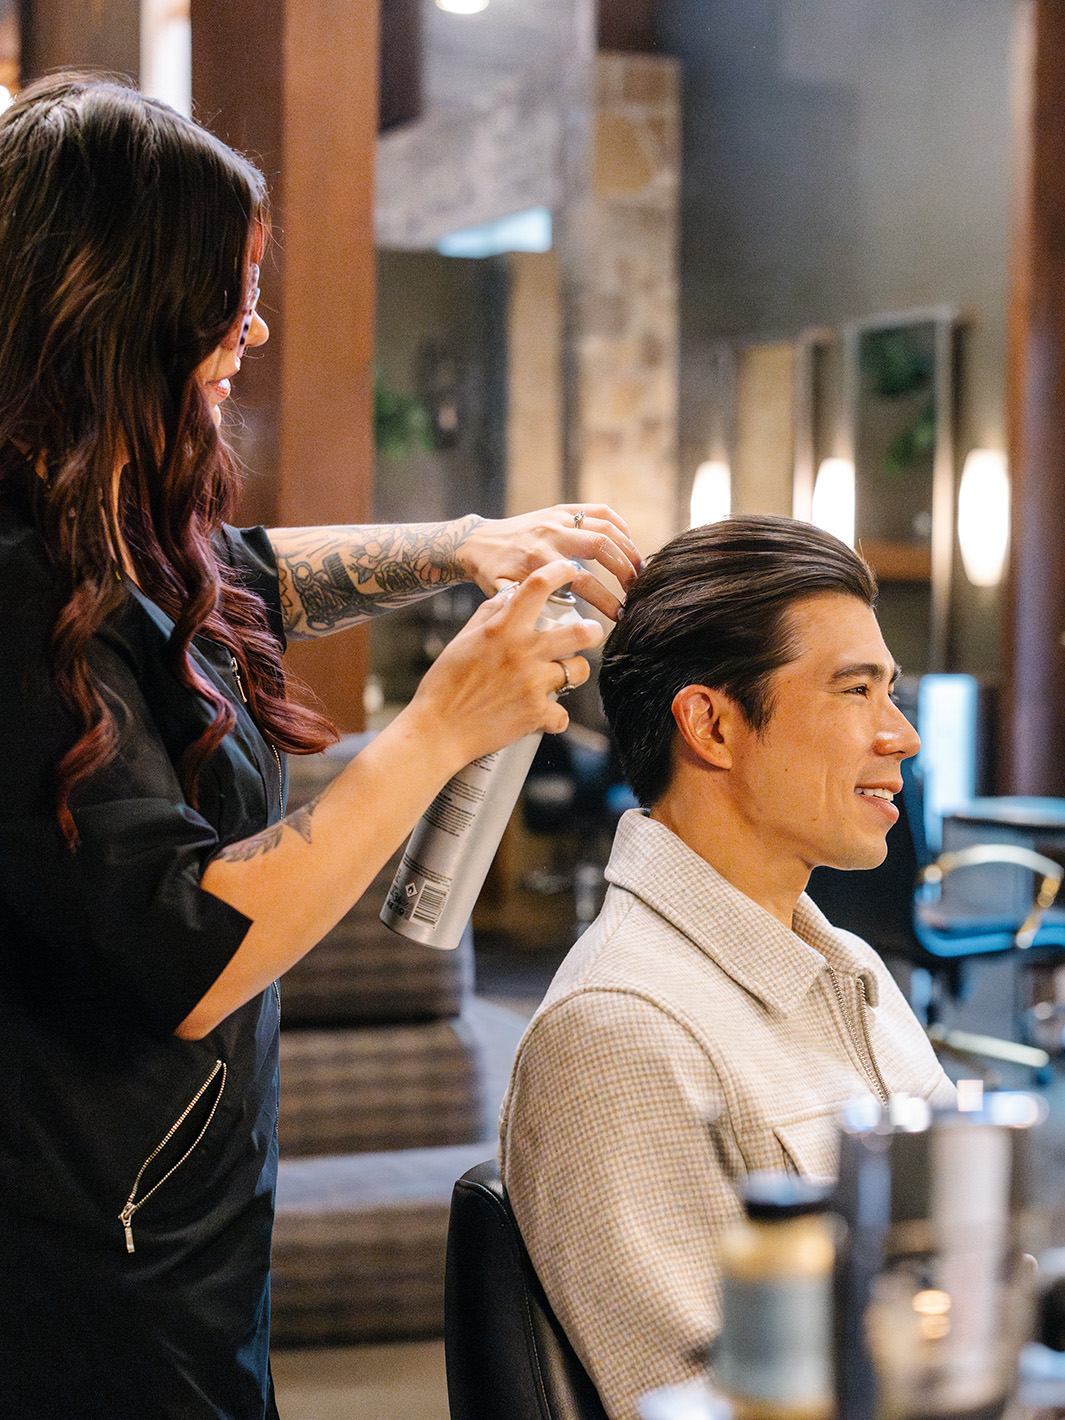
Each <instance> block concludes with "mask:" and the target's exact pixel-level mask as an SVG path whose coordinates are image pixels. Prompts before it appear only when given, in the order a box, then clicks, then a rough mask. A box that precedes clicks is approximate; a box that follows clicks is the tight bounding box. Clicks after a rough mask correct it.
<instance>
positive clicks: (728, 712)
mask: <svg viewBox="0 0 1065 1420" xmlns="http://www.w3.org/2000/svg"><path fill="white" fill-rule="evenodd" d="M672 709H673V719H674V721H675V722H676V726H677V730H678V732H679V734H680V737H681V739H682V740H683V742H684V744H685V745H686V746H687V749H688V751H689V752H690V753H691V754H693V755H694V756H695V757H696V758H697V759H700V760H702V761H703V763H704V764H708V765H711V766H712V767H713V768H714V769H731V768H732V736H733V730H734V728H735V722H736V718H737V716H738V715H739V714H740V713H741V712H740V708H739V706H738V705H737V704H736V702H735V701H734V700H732V699H731V698H730V697H729V696H727V695H724V694H723V693H722V692H721V691H720V690H712V689H711V688H710V687H709V686H706V685H686V686H685V687H684V689H683V690H678V691H677V693H676V695H675V696H674V697H673V706H672Z"/></svg>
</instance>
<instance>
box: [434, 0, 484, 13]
mask: <svg viewBox="0 0 1065 1420" xmlns="http://www.w3.org/2000/svg"><path fill="white" fill-rule="evenodd" d="M436 3H437V7H438V8H439V9H441V10H446V11H447V13H448V14H449V15H477V14H480V12H481V11H482V10H487V9H488V0H436Z"/></svg>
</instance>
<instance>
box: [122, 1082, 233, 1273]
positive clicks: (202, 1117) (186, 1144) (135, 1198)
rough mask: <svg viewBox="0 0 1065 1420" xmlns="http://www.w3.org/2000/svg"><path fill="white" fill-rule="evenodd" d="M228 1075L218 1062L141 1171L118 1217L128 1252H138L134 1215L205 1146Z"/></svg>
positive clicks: (149, 1156) (139, 1170) (143, 1164)
mask: <svg viewBox="0 0 1065 1420" xmlns="http://www.w3.org/2000/svg"><path fill="white" fill-rule="evenodd" d="M226 1075H227V1068H226V1065H225V1062H224V1061H222V1060H216V1061H215V1062H214V1066H213V1067H212V1069H211V1072H210V1074H209V1075H208V1076H207V1079H206V1080H205V1081H204V1082H203V1084H202V1085H201V1086H200V1088H199V1089H198V1090H197V1091H196V1093H195V1094H194V1095H193V1097H192V1099H191V1100H189V1102H188V1104H187V1105H186V1106H185V1108H184V1109H183V1110H182V1111H181V1113H180V1114H179V1115H178V1117H177V1118H176V1119H175V1120H174V1122H173V1123H172V1124H171V1126H170V1128H169V1129H168V1130H167V1131H166V1133H165V1134H164V1135H163V1137H162V1138H161V1139H160V1140H159V1142H158V1144H156V1146H155V1148H154V1149H153V1150H152V1152H151V1153H150V1154H149V1155H148V1157H147V1158H146V1159H145V1160H144V1162H143V1163H142V1164H141V1166H140V1168H139V1169H138V1171H137V1176H136V1178H135V1179H134V1180H133V1187H132V1188H131V1189H130V1194H129V1197H128V1198H127V1199H126V1201H125V1204H124V1205H123V1207H122V1211H121V1212H120V1213H119V1215H118V1221H119V1222H120V1223H121V1224H122V1227H123V1229H124V1230H125V1235H126V1251H127V1252H135V1251H136V1247H135V1245H134V1242H133V1218H134V1214H136V1213H137V1212H138V1210H139V1209H141V1208H143V1207H144V1205H145V1203H147V1202H148V1200H149V1198H151V1197H152V1196H153V1195H154V1194H155V1193H157V1192H158V1190H159V1189H161V1188H162V1187H163V1185H164V1184H167V1183H169V1182H170V1181H171V1180H172V1179H173V1178H174V1176H175V1175H176V1174H178V1173H179V1172H180V1170H181V1169H182V1167H183V1166H184V1165H185V1164H186V1163H188V1161H189V1159H191V1157H192V1155H193V1154H194V1153H195V1152H196V1150H197V1148H198V1147H199V1145H200V1144H201V1143H202V1141H203V1137H204V1135H205V1134H206V1133H207V1130H208V1129H209V1128H210V1126H211V1121H212V1119H214V1116H215V1111H216V1110H217V1109H218V1106H219V1104H220V1103H221V1099H222V1093H223V1091H224V1090H225V1087H226Z"/></svg>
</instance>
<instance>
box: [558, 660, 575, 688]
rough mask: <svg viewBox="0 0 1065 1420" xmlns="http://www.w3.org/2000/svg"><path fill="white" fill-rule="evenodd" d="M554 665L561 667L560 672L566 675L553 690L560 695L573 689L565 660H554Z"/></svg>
mask: <svg viewBox="0 0 1065 1420" xmlns="http://www.w3.org/2000/svg"><path fill="white" fill-rule="evenodd" d="M555 665H556V666H561V667H562V674H563V675H564V676H565V677H566V679H565V680H564V681H563V682H562V685H561V686H560V687H559V689H558V690H556V691H555V694H556V695H558V696H562V695H565V694H566V692H567V691H570V690H572V689H573V680H572V678H571V676H570V673H569V666H568V665H567V664H566V662H565V661H556V662H555Z"/></svg>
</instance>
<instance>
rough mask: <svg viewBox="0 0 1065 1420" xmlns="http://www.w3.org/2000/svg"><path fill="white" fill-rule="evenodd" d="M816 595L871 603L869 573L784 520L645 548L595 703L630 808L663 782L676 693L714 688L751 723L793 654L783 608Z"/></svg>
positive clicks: (726, 526) (767, 705) (825, 537)
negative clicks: (650, 552) (632, 798)
mask: <svg viewBox="0 0 1065 1420" xmlns="http://www.w3.org/2000/svg"><path fill="white" fill-rule="evenodd" d="M823 592H839V593H842V594H843V595H844V596H849V597H857V598H858V599H859V600H860V601H862V602H864V603H865V604H866V605H867V606H873V605H874V603H875V601H876V578H875V577H874V576H873V573H872V571H871V569H870V568H869V567H868V566H867V565H866V563H865V562H863V561H862V559H861V558H860V557H859V556H858V555H857V553H855V552H854V551H852V549H851V548H849V547H847V546H846V544H845V543H842V542H840V541H839V539H838V538H835V537H833V536H832V535H831V533H827V532H824V531H822V529H820V528H816V527H814V526H813V525H812V524H810V523H800V522H797V521H795V520H794V519H792V518H775V517H765V516H761V517H749V516H736V517H731V518H725V519H723V520H722V521H721V522H716V523H709V524H707V525H705V526H704V527H697V528H691V529H689V531H688V532H684V533H681V534H680V536H679V537H675V538H673V540H672V541H671V542H667V543H666V545H665V546H664V547H663V548H662V549H661V550H660V551H659V552H657V553H655V555H654V556H653V557H652V558H651V559H650V561H649V563H648V564H647V566H646V567H645V568H644V570H643V571H642V572H641V573H640V575H639V577H638V578H637V579H636V582H635V585H634V586H633V587H632V589H631V590H630V592H629V594H628V596H627V597H626V599H625V605H624V607H623V608H622V610H621V615H620V616H619V617H618V623H617V626H616V627H615V628H614V630H613V631H612V632H611V633H610V636H609V637H608V638H607V641H606V645H605V646H604V648H603V661H602V667H601V669H600V672H599V693H600V695H601V696H602V700H603V709H604V710H605V711H606V717H607V720H608V721H609V722H610V728H611V730H612V732H613V735H614V742H615V745H616V747H617V752H618V756H619V758H620V760H621V765H622V768H623V769H624V771H625V775H626V778H627V779H628V782H629V784H630V786H631V787H632V790H633V792H634V793H635V795H636V797H637V798H638V799H639V801H640V803H641V804H643V805H645V806H649V805H651V804H654V803H656V802H657V800H658V799H660V798H661V797H662V795H663V794H664V793H665V791H666V789H667V788H668V786H669V781H670V778H671V776H672V772H673V736H674V731H675V728H676V727H675V725H674V721H673V714H672V708H671V707H672V704H673V698H674V696H675V695H676V694H677V692H678V691H679V690H682V689H683V688H684V686H686V685H706V686H710V687H711V688H713V689H715V690H721V691H724V693H725V694H726V695H728V696H729V697H730V698H731V699H732V700H734V701H735V702H736V703H737V704H738V705H739V706H740V708H741V709H742V711H743V713H744V714H745V715H746V717H747V720H748V721H749V723H750V724H751V725H752V726H753V727H754V729H756V730H759V731H761V730H763V729H764V728H765V727H766V725H767V724H768V722H769V717H770V714H771V713H772V696H771V694H770V685H769V682H770V677H771V676H772V674H773V672H774V671H776V670H779V669H780V667H781V666H784V665H787V664H788V662H789V661H791V660H794V659H795V657H796V656H797V655H798V654H799V647H798V646H797V645H796V643H795V641H794V638H793V636H792V628H791V618H790V616H789V612H790V610H791V608H792V607H793V606H794V605H795V603H796V602H798V601H801V600H803V599H804V598H806V597H811V596H817V595H818V594H820V593H823Z"/></svg>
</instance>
